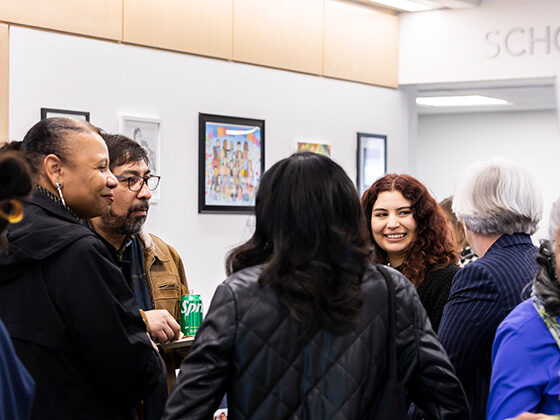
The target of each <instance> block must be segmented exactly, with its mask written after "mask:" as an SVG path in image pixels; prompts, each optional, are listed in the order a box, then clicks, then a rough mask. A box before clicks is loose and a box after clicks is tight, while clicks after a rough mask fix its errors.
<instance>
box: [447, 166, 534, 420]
mask: <svg viewBox="0 0 560 420" xmlns="http://www.w3.org/2000/svg"><path fill="white" fill-rule="evenodd" d="M542 206H543V204H542V197H541V194H540V192H539V188H538V186H537V184H536V182H535V181H534V179H533V178H532V177H531V176H530V175H529V174H528V173H527V172H526V171H525V170H524V169H523V168H521V167H520V166H518V165H517V164H515V163H514V162H511V161H508V160H505V159H498V158H494V159H491V160H488V161H485V162H479V163H476V164H474V165H473V166H471V167H470V168H468V169H467V170H466V175H465V176H463V178H462V179H461V180H460V182H459V185H458V186H457V189H456V192H455V196H454V198H453V212H454V213H455V215H456V216H457V219H458V220H459V221H461V222H463V223H464V225H465V233H466V237H467V241H468V243H469V245H470V246H471V248H472V249H473V250H474V252H475V253H476V254H477V255H478V256H479V257H480V258H479V259H478V260H476V261H473V262H471V263H469V264H467V265H466V266H465V267H464V268H462V269H461V270H459V272H458V273H457V274H456V275H455V278H454V279H453V283H452V286H451V292H450V294H449V301H448V303H447V305H446V306H445V308H444V310H443V316H442V319H441V324H440V327H439V331H438V337H439V339H440V341H441V344H443V347H445V350H446V351H447V354H448V355H449V358H450V359H451V362H452V363H453V365H454V366H455V370H456V372H457V376H458V377H459V379H460V380H461V382H462V384H463V387H464V389H465V392H466V393H467V397H468V399H469V403H470V406H471V413H470V418H471V419H473V420H480V419H484V418H485V417H486V402H487V399H488V392H489V388H490V374H491V352H492V343H493V340H494V335H495V333H496V329H497V328H498V325H499V324H500V323H501V322H502V321H503V319H504V318H505V317H506V316H507V315H508V314H509V313H510V312H511V310H512V309H513V308H515V307H516V306H517V305H518V304H519V303H521V300H522V291H523V289H524V287H525V286H526V285H527V284H529V283H530V282H531V281H532V279H533V277H534V276H535V274H536V273H537V271H538V264H537V262H536V259H535V257H536V254H537V248H536V247H535V246H534V245H533V243H532V242H531V238H530V236H529V235H532V234H533V233H534V232H535V231H536V229H537V224H538V223H539V221H540V220H541V217H542Z"/></svg>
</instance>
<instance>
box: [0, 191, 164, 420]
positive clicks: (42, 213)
mask: <svg viewBox="0 0 560 420" xmlns="http://www.w3.org/2000/svg"><path fill="white" fill-rule="evenodd" d="M24 212H25V216H24V219H23V221H22V222H20V223H18V224H16V225H13V226H11V227H10V228H9V231H8V235H7V238H8V242H9V245H10V247H9V249H8V251H7V252H3V253H1V254H0V318H2V319H3V321H4V323H5V324H6V327H7V329H8V331H9V333H10V336H11V338H12V340H13V343H14V346H15V349H16V352H17V354H18V356H19V358H20V359H21V361H22V362H23V363H24V365H25V366H26V368H27V369H28V371H29V373H30V374H31V376H33V378H34V379H35V382H36V385H37V388H36V396H35V403H34V406H33V411H32V417H31V418H32V419H133V418H135V417H136V414H135V407H136V406H137V405H138V404H139V403H140V400H141V399H143V398H144V397H146V396H147V395H149V394H151V393H152V392H154V391H156V390H159V389H161V388H162V386H163V385H164V383H165V373H164V369H163V364H162V361H161V358H160V356H159V354H158V352H157V351H156V350H155V349H154V348H153V347H152V345H151V344H150V342H149V339H148V336H147V334H146V328H145V325H144V322H143V321H142V318H141V316H140V314H139V312H138V310H137V308H136V302H135V300H134V297H133V295H132V292H131V290H130V288H129V287H128V286H127V285H126V283H125V280H124V278H123V276H122V273H121V271H120V269H119V268H118V267H117V266H116V265H115V263H114V255H112V254H111V252H110V251H109V248H108V247H107V246H106V245H105V244H104V243H102V242H101V241H100V240H99V239H98V237H97V236H96V234H95V233H94V232H92V231H91V230H90V229H88V228H87V227H86V226H84V225H82V224H81V223H80V221H79V220H78V219H76V218H74V217H73V216H72V215H70V213H68V212H67V211H66V209H65V208H64V207H62V206H61V205H60V204H58V203H56V202H55V201H53V200H52V199H51V198H49V197H48V196H47V195H45V194H44V193H41V192H35V195H34V197H33V198H32V199H31V200H30V201H29V202H28V203H26V204H25V205H24Z"/></svg>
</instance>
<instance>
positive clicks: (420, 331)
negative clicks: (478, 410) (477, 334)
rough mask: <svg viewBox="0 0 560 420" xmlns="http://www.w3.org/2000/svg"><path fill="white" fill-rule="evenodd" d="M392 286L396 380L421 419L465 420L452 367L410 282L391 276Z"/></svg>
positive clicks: (462, 399) (463, 399)
mask: <svg viewBox="0 0 560 420" xmlns="http://www.w3.org/2000/svg"><path fill="white" fill-rule="evenodd" d="M390 280H392V281H394V283H395V295H396V296H395V297H396V299H395V304H396V329H397V337H396V345H397V356H398V360H399V379H400V380H401V381H402V383H403V384H404V385H405V387H406V389H407V392H408V394H409V397H410V399H411V400H412V401H413V402H414V403H415V404H416V406H417V407H418V408H419V409H420V410H421V411H417V414H420V413H421V418H422V417H423V418H426V419H445V420H449V419H465V418H468V411H469V410H468V403H467V399H466V396H465V393H464V391H463V388H462V386H461V383H460V382H459V380H458V379H457V377H456V376H455V372H454V370H453V366H452V365H451V362H450V361H449V358H448V357H447V354H446V353H445V350H444V349H443V347H442V345H441V344H440V343H439V341H438V340H437V337H436V335H435V333H434V331H433V330H432V327H431V325H430V322H429V320H428V317H427V315H426V311H425V310H424V308H423V306H422V304H421V302H420V299H419V297H418V294H417V293H416V290H415V289H414V286H413V285H412V283H411V282H410V281H408V280H407V279H406V278H404V277H403V276H402V275H400V274H399V273H396V272H393V273H391V276H390Z"/></svg>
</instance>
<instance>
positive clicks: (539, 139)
mask: <svg viewBox="0 0 560 420" xmlns="http://www.w3.org/2000/svg"><path fill="white" fill-rule="evenodd" d="M493 156H500V157H504V158H508V159H511V160H513V161H516V162H518V163H519V164H520V165H522V166H523V167H525V168H526V169H527V170H528V171H529V172H530V173H532V174H533V176H534V177H535V178H536V180H537V182H538V183H539V185H540V187H541V190H542V193H543V196H544V210H545V217H544V218H543V222H541V225H540V229H539V231H538V232H537V233H536V234H535V236H534V239H540V238H543V237H546V236H547V234H546V232H547V227H548V214H549V210H550V205H551V204H552V202H553V201H554V200H556V199H557V198H558V197H560V183H559V182H558V180H559V179H560V165H559V163H558V159H559V157H560V131H559V126H558V120H557V117H556V112H555V111H538V112H492V113H469V114H447V115H421V116H420V117H419V118H418V156H417V159H418V177H419V179H421V180H422V182H424V183H425V184H426V185H427V186H429V187H430V189H431V190H432V192H433V193H434V195H435V197H436V199H437V200H438V201H440V200H442V199H444V198H445V197H447V196H449V195H451V194H453V191H454V189H455V186H456V184H457V182H458V179H459V176H460V174H461V171H462V170H463V169H465V168H466V167H467V166H469V165H470V164H472V163H474V162H476V161H479V160H485V159H488V158H490V157H493Z"/></svg>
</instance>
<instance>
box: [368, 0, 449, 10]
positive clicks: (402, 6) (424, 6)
mask: <svg viewBox="0 0 560 420" xmlns="http://www.w3.org/2000/svg"><path fill="white" fill-rule="evenodd" d="M370 1H371V2H372V3H377V4H380V5H383V6H388V7H392V8H394V9H399V10H404V11H405V12H424V11H426V10H432V9H437V8H439V7H441V6H440V5H437V4H433V3H430V2H429V1H422V2H417V1H414V0H370Z"/></svg>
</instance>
